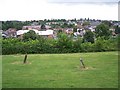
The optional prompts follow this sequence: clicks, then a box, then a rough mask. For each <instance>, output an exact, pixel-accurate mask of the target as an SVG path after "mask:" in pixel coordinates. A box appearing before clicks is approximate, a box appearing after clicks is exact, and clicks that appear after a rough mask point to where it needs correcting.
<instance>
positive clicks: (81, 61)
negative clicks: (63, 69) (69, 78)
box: [80, 58, 85, 68]
mask: <svg viewBox="0 0 120 90" xmlns="http://www.w3.org/2000/svg"><path fill="white" fill-rule="evenodd" d="M80 63H81V65H82V66H83V68H85V64H84V63H83V60H82V58H80Z"/></svg>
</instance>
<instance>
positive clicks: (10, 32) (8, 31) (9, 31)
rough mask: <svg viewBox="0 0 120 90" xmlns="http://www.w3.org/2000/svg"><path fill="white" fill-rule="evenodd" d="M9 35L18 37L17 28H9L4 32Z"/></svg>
mask: <svg viewBox="0 0 120 90" xmlns="http://www.w3.org/2000/svg"><path fill="white" fill-rule="evenodd" d="M4 34H6V35H7V36H8V37H16V35H17V34H16V29H15V28H9V29H8V30H7V31H5V32H4Z"/></svg>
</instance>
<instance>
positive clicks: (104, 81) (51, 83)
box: [2, 52, 118, 88]
mask: <svg viewBox="0 0 120 90" xmlns="http://www.w3.org/2000/svg"><path fill="white" fill-rule="evenodd" d="M80 57H81V58H83V60H84V63H85V65H86V69H83V68H81V64H80ZM23 59H24V55H20V54H19V55H3V56H2V65H3V71H2V72H3V76H2V79H3V83H2V85H3V88H117V87H118V53H117V52H95V53H74V54H29V55H28V59H27V60H28V62H27V64H23Z"/></svg>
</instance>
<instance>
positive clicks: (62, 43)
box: [2, 37, 118, 55]
mask: <svg viewBox="0 0 120 90" xmlns="http://www.w3.org/2000/svg"><path fill="white" fill-rule="evenodd" d="M117 46H118V45H117V38H115V39H109V40H104V39H102V38H98V39H97V40H96V41H95V43H90V42H85V43H83V42H82V39H77V40H72V39H71V38H66V37H65V38H62V39H57V40H54V39H43V38H42V39H39V40H29V41H27V42H23V41H21V40H19V39H3V40H2V54H3V55H8V54H24V53H28V54H34V53H37V54H42V53H79V52H102V51H116V50H117Z"/></svg>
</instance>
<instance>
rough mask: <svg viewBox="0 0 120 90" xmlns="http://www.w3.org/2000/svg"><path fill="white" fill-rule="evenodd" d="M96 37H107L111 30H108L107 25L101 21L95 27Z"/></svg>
mask: <svg viewBox="0 0 120 90" xmlns="http://www.w3.org/2000/svg"><path fill="white" fill-rule="evenodd" d="M95 34H96V37H105V38H108V37H109V36H110V34H111V31H110V30H109V26H108V25H105V24H103V23H101V24H100V25H98V26H97V27H96V29H95Z"/></svg>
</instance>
